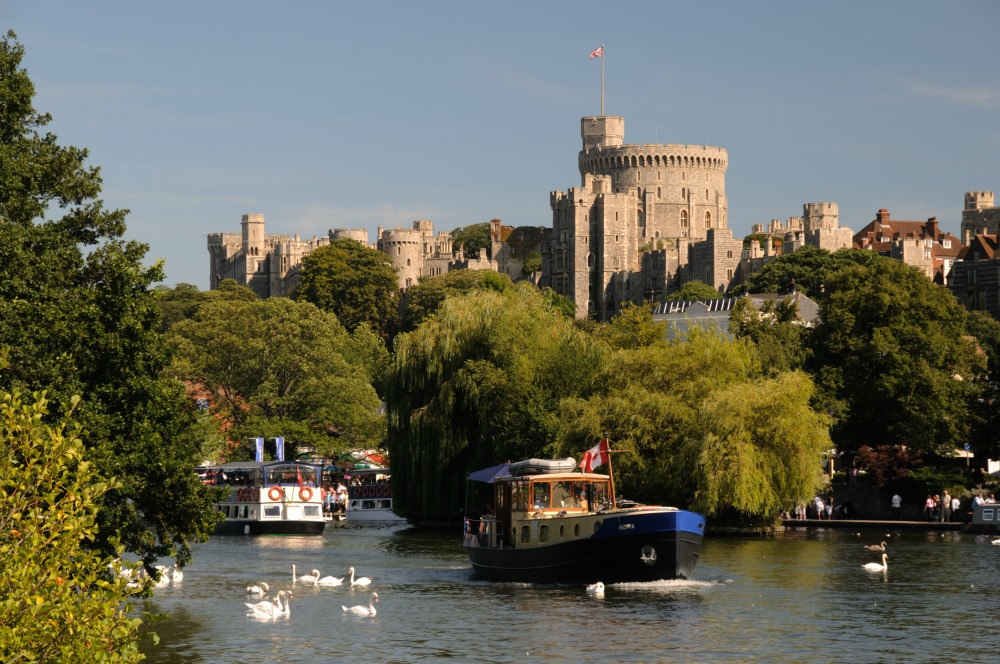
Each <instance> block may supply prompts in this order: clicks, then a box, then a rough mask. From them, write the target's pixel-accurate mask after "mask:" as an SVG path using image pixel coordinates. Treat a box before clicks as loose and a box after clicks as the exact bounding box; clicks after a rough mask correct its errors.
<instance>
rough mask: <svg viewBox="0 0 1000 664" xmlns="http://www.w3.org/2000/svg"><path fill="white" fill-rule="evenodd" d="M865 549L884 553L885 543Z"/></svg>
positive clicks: (871, 545) (870, 545)
mask: <svg viewBox="0 0 1000 664" xmlns="http://www.w3.org/2000/svg"><path fill="white" fill-rule="evenodd" d="M865 548H866V549H868V550H869V551H879V552H885V542H882V543H881V544H869V545H868V546H866V547H865Z"/></svg>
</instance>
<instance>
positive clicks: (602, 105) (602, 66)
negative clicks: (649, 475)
mask: <svg viewBox="0 0 1000 664" xmlns="http://www.w3.org/2000/svg"><path fill="white" fill-rule="evenodd" d="M601 117H604V44H601ZM612 486H614V484H613V483H612Z"/></svg>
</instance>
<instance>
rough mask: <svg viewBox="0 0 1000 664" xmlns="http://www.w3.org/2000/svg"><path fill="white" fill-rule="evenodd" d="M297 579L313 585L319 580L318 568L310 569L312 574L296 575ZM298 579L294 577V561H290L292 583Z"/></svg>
mask: <svg viewBox="0 0 1000 664" xmlns="http://www.w3.org/2000/svg"><path fill="white" fill-rule="evenodd" d="M298 581H301V582H302V583H311V584H313V585H315V584H316V582H317V581H319V570H318V569H314V570H312V574H306V575H305V576H300V577H298ZM298 581H296V578H295V563H292V585H295V584H296V583H297V582H298Z"/></svg>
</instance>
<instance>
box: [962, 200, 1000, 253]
mask: <svg viewBox="0 0 1000 664" xmlns="http://www.w3.org/2000/svg"><path fill="white" fill-rule="evenodd" d="M976 235H1000V207H996V206H995V205H994V203H993V192H992V191H968V192H966V193H965V208H964V209H963V210H962V242H963V244H966V245H968V244H971V243H972V238H973V237H974V236H976Z"/></svg>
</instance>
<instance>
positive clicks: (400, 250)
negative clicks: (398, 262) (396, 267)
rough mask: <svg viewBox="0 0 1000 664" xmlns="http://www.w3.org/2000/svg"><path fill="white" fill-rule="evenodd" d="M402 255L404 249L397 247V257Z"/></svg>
mask: <svg viewBox="0 0 1000 664" xmlns="http://www.w3.org/2000/svg"><path fill="white" fill-rule="evenodd" d="M401 253H403V248H402V247H396V255H397V256H398V255H400V254H401Z"/></svg>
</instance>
